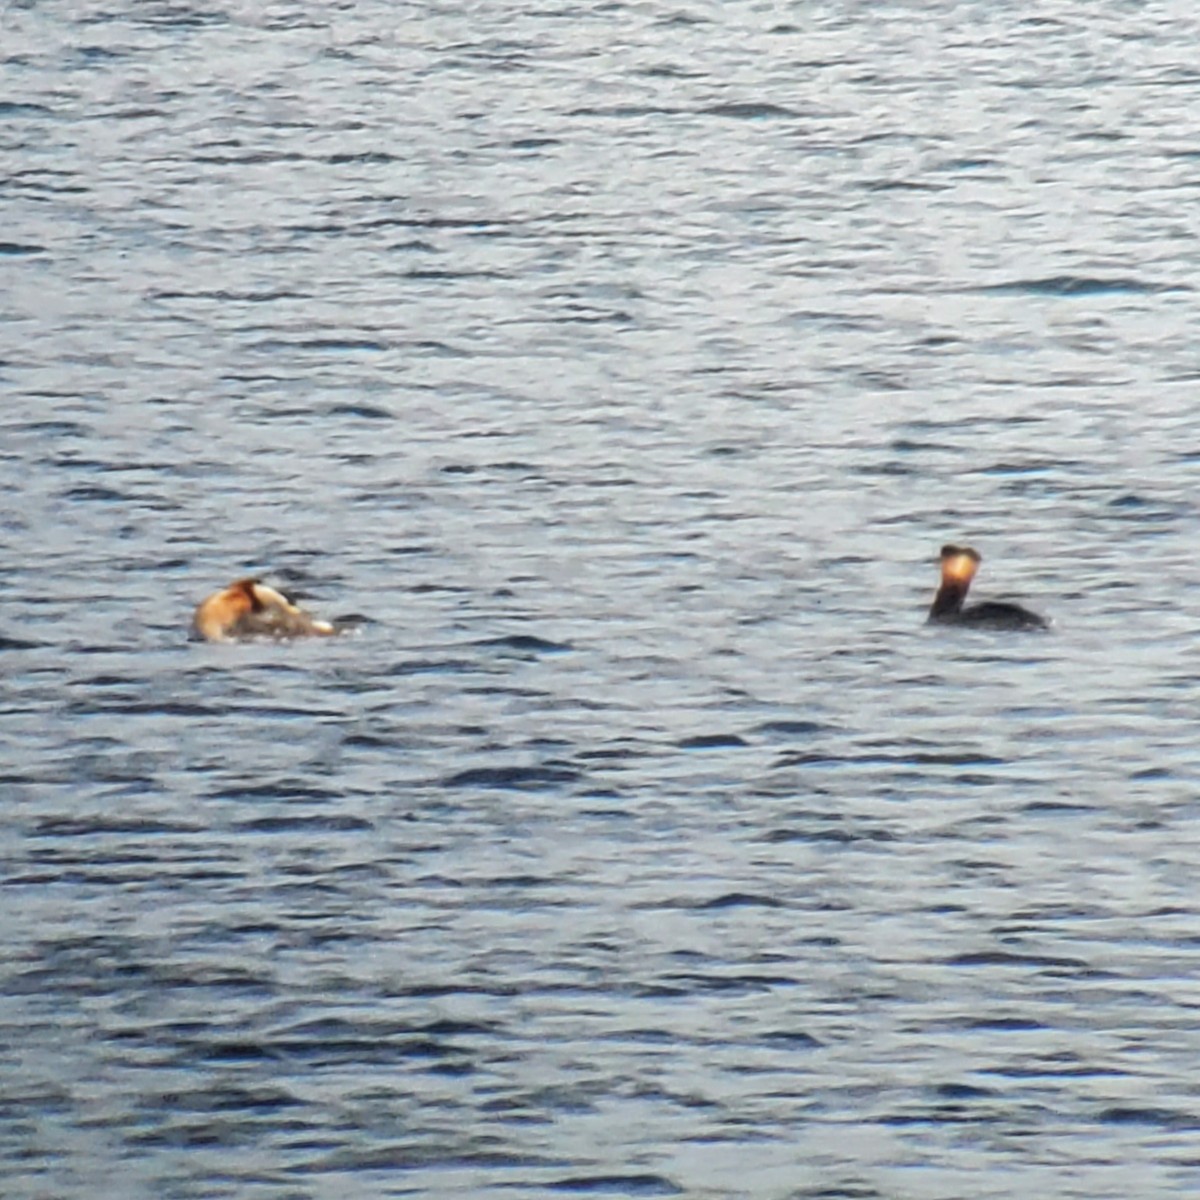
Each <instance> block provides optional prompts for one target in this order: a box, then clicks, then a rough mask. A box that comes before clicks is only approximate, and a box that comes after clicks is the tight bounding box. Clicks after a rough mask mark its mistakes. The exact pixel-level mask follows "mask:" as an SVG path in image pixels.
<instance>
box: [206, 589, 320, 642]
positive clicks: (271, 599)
mask: <svg viewBox="0 0 1200 1200" xmlns="http://www.w3.org/2000/svg"><path fill="white" fill-rule="evenodd" d="M192 628H193V630H195V632H196V633H197V634H198V635H199V636H200V637H202V638H204V640H205V641H207V642H240V641H246V640H249V639H253V638H275V639H277V640H280V639H284V638H295V637H330V636H332V635H333V634H335V633H336V632H337V630H336V629H335V628H334V627H333V626H332V625H331V624H330V623H329V622H328V621H319V620H317V618H316V617H314V616H312V615H311V614H310V613H306V612H305V611H304V609H302V608H299V607H297V606H296V605H295V604H293V603H292V602H291V601H290V600H289V599H288V598H287V597H286V596H285V595H284V594H283V593H282V592H277V591H276V590H275V589H274V588H273V587H267V585H266V584H265V583H259V581H258V580H257V579H239V580H238V581H237V583H231V584H230V585H229V586H228V587H227V588H225V589H224V590H222V591H220V592H215V593H214V594H213V595H211V596H209V598H208V599H207V600H205V601H203V602H202V603H201V604H199V605H197V607H196V615H195V616H194V617H193V618H192Z"/></svg>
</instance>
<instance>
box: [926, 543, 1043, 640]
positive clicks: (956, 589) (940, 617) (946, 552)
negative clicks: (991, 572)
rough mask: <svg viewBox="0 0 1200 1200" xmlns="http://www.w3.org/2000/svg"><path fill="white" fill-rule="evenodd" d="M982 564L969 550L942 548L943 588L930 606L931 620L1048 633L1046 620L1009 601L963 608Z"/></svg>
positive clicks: (956, 547) (976, 553) (955, 547)
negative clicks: (1045, 631) (1037, 630)
mask: <svg viewBox="0 0 1200 1200" xmlns="http://www.w3.org/2000/svg"><path fill="white" fill-rule="evenodd" d="M980 561H981V556H980V554H979V552H978V551H977V550H972V549H971V547H970V546H943V547H942V585H941V587H939V588H938V590H937V595H936V596H934V598H933V604H932V605H930V608H929V620H930V621H932V622H934V623H936V624H939V625H970V626H973V627H974V628H976V629H1045V628H1046V627H1047V625H1048V622H1047V621H1046V618H1045V617H1041V616H1039V615H1038V614H1037V613H1035V612H1030V611H1029V609H1027V608H1022V606H1021V605H1019V604H1013V603H1012V602H1011V601H1008V600H984V601H983V602H982V603H980V604H969V605H966V606H965V607H964V604H963V602H964V601H965V600H966V598H967V592H968V590H969V589H970V587H971V580H972V579H974V578H975V572H976V571H977V570H979V563H980Z"/></svg>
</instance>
